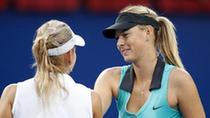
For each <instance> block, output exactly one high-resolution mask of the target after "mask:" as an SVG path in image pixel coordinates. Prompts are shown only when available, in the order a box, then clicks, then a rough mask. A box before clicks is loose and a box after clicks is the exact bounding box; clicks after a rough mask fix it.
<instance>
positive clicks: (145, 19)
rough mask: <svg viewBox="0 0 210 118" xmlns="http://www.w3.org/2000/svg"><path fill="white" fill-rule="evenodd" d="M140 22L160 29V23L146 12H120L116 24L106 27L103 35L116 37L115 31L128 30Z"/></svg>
mask: <svg viewBox="0 0 210 118" xmlns="http://www.w3.org/2000/svg"><path fill="white" fill-rule="evenodd" d="M138 24H139V25H151V26H153V27H154V28H155V30H157V31H158V30H159V24H158V22H157V21H156V20H155V19H154V18H152V17H149V16H146V15H145V14H136V13H128V12H124V13H121V14H119V16H118V17H117V19H116V21H115V24H113V25H111V26H109V27H107V28H106V29H104V31H103V35H104V36H105V37H106V38H115V32H116V31H117V30H127V29H130V28H132V27H134V26H136V25H138Z"/></svg>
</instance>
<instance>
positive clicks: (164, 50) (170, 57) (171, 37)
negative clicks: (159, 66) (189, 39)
mask: <svg viewBox="0 0 210 118" xmlns="http://www.w3.org/2000/svg"><path fill="white" fill-rule="evenodd" d="M123 12H130V13H137V14H145V15H147V16H149V17H152V18H154V19H155V20H156V21H157V22H158V23H159V25H160V29H159V31H156V30H155V31H154V33H155V35H156V39H155V47H156V50H157V51H159V52H158V53H161V55H163V56H164V59H165V61H166V62H167V63H169V64H172V65H175V66H177V67H180V68H184V66H183V64H182V61H181V58H180V56H179V51H178V44H177V40H176V33H175V27H174V25H173V23H172V22H171V21H170V20H169V19H168V18H166V17H163V16H158V15H157V13H156V12H155V11H153V10H151V9H149V8H148V7H145V6H141V5H134V6H128V7H125V8H124V9H122V10H121V11H120V13H123Z"/></svg>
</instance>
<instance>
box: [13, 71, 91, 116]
mask: <svg viewBox="0 0 210 118" xmlns="http://www.w3.org/2000/svg"><path fill="white" fill-rule="evenodd" d="M59 79H61V80H62V81H63V82H62V84H63V85H64V86H65V87H66V89H67V91H68V92H69V94H68V96H67V94H58V95H57V96H55V97H53V101H51V105H50V107H47V108H46V107H45V108H44V107H43V105H42V104H41V101H40V99H39V97H38V96H37V93H36V89H35V81H34V79H33V78H32V79H29V80H26V81H24V82H20V83H18V84H17V91H16V96H15V100H14V104H13V108H12V113H13V118H92V117H93V115H92V114H93V113H92V102H91V89H89V88H86V87H85V86H83V85H81V84H77V83H75V82H74V80H73V79H72V78H71V77H70V76H69V75H66V74H64V75H63V76H59ZM64 93H65V92H64Z"/></svg>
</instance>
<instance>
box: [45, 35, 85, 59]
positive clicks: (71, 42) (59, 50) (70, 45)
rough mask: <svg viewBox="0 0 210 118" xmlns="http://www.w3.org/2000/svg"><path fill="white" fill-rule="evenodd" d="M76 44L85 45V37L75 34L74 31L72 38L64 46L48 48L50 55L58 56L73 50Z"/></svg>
mask: <svg viewBox="0 0 210 118" xmlns="http://www.w3.org/2000/svg"><path fill="white" fill-rule="evenodd" d="M74 46H82V47H83V46H85V41H84V39H83V38H82V37H81V36H79V35H76V34H74V32H73V31H72V38H71V39H70V40H68V41H67V42H66V43H65V44H63V45H62V46H59V47H56V48H52V49H48V55H49V56H58V55H62V54H65V53H67V52H68V51H69V50H71V49H72V48H73V47H74Z"/></svg>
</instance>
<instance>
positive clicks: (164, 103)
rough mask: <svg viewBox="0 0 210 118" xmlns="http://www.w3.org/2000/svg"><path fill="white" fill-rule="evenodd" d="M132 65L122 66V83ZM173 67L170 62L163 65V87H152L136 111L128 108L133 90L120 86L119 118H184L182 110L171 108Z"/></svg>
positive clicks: (118, 100)
mask: <svg viewBox="0 0 210 118" xmlns="http://www.w3.org/2000/svg"><path fill="white" fill-rule="evenodd" d="M130 67H131V66H130V65H128V66H122V69H121V78H120V85H121V84H122V81H123V78H124V76H125V75H126V71H127V70H128V69H129V68H130ZM173 67H174V66H172V65H168V64H165V66H163V71H162V76H161V77H162V79H160V84H161V87H160V88H158V89H152V90H151V91H150V95H149V96H148V98H147V100H146V101H145V103H144V105H143V106H142V107H141V108H140V109H139V110H138V111H137V112H135V113H133V112H129V111H127V109H126V106H127V103H128V100H129V98H130V96H131V92H128V91H126V90H123V89H122V88H119V91H118V96H117V100H116V102H117V108H118V113H119V114H118V115H119V118H182V115H181V112H180V111H179V110H178V109H175V108H171V107H170V106H169V104H168V97H167V96H168V95H167V94H168V80H169V79H168V78H169V74H170V72H171V70H172V68H173ZM126 83H129V82H126Z"/></svg>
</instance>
